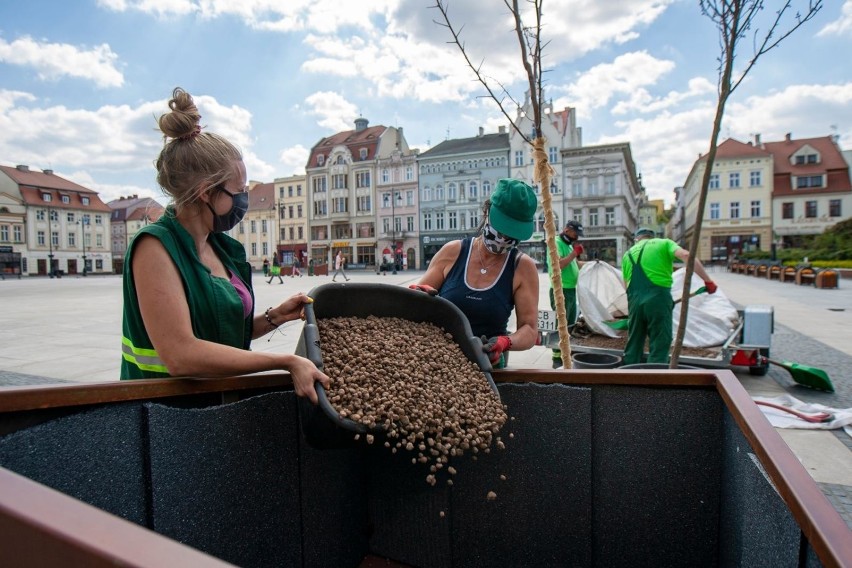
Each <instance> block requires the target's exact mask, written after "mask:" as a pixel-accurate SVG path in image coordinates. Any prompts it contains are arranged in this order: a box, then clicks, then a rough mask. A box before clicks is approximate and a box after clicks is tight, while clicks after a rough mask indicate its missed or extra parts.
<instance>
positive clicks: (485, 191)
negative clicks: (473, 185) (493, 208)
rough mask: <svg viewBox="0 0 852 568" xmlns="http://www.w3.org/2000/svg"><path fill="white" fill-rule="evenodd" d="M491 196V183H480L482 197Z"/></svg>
mask: <svg viewBox="0 0 852 568" xmlns="http://www.w3.org/2000/svg"><path fill="white" fill-rule="evenodd" d="M489 195H491V182H490V181H488V180H485V181H483V182H482V197H486V198H487V197H488V196H489Z"/></svg>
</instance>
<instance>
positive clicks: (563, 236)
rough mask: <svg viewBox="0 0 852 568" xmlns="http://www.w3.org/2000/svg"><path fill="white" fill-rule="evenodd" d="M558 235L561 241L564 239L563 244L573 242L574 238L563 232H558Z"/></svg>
mask: <svg viewBox="0 0 852 568" xmlns="http://www.w3.org/2000/svg"><path fill="white" fill-rule="evenodd" d="M559 236H560V237H561V238H562V240H563V241H565V244H569V245H570V244H571V243H573V242H574V239H572V238H571V237H569V236H568V235H566V234H565V233H559Z"/></svg>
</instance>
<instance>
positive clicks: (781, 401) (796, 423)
mask: <svg viewBox="0 0 852 568" xmlns="http://www.w3.org/2000/svg"><path fill="white" fill-rule="evenodd" d="M752 399H753V400H755V401H758V400H759V401H763V402H770V403H772V404H777V405H778V406H785V407H787V408H790V409H792V410H796V411H798V412H801V413H803V414H810V415H814V414H818V413H820V412H826V413H828V414H831V418H830V419H828V420H827V421H826V422H808V421H807V420H802V419H801V418H799V417H797V416H795V415H794V414H790V413H789V412H785V411H783V410H779V409H777V408H772V407H770V406H763V405H758V408H760V410H761V411H762V412H763V415H764V416H766V419H767V420H769V423H770V424H772V425H773V426H775V427H776V428H803V429H810V430H834V429H836V428H843V431H844V432H846V433H847V434H849V435H850V436H852V408H831V407H829V406H824V405H822V404H818V403H808V402H802V401H801V400H799V399H798V398H795V397H792V396H790V395H789V394H785V395H781V396H777V397H774V398H769V397H764V396H755V397H752Z"/></svg>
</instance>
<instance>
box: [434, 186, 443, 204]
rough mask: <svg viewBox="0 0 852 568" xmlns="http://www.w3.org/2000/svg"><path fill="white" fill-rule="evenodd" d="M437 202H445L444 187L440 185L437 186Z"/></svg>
mask: <svg viewBox="0 0 852 568" xmlns="http://www.w3.org/2000/svg"><path fill="white" fill-rule="evenodd" d="M435 200H436V201H443V200H444V186H443V185H441V184H438V185H436V186H435Z"/></svg>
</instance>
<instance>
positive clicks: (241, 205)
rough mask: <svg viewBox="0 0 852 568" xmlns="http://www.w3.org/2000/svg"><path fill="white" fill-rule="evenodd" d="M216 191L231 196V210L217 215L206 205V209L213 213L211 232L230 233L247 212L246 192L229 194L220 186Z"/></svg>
mask: <svg viewBox="0 0 852 568" xmlns="http://www.w3.org/2000/svg"><path fill="white" fill-rule="evenodd" d="M216 189H218V190H220V191H224V192H225V193H227V194H228V195H230V196H231V208H230V209H228V212H227V213H224V214H223V215H217V214H216V211H215V210H214V209H213V207H211V205H210V204H209V203H208V204H207V207H208V208H209V209H210V212H211V213H213V232H215V233H224V232H226V231H230V230H231V229H233V228H234V227H236V226H237V223H239V222H240V221H242V220H243V217H245V216H246V211H248V192H247V191H241V192H240V193H231V192H230V191H228V190H227V189H225V188H224V187H222V186H221V185H220V186H218V187H217V188H216Z"/></svg>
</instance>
